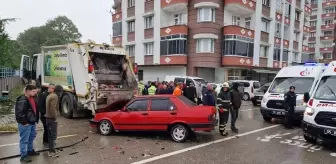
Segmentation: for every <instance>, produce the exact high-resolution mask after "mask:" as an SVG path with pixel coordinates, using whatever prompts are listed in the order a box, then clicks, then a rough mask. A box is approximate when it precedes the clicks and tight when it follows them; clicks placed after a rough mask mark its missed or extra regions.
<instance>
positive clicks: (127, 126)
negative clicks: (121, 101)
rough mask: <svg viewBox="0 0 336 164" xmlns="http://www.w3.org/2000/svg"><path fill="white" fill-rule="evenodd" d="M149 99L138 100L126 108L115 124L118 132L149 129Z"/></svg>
mask: <svg viewBox="0 0 336 164" xmlns="http://www.w3.org/2000/svg"><path fill="white" fill-rule="evenodd" d="M148 104H149V101H148V99H138V100H134V101H132V102H130V103H129V104H127V105H126V106H125V110H124V111H122V112H120V115H119V117H118V118H117V119H116V122H115V123H114V124H115V126H116V129H118V130H132V131H136V130H147V129H148V122H147V121H148Z"/></svg>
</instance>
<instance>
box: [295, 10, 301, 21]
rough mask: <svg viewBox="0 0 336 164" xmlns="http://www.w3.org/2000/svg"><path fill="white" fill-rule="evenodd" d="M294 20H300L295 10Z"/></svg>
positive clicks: (298, 13)
mask: <svg viewBox="0 0 336 164" xmlns="http://www.w3.org/2000/svg"><path fill="white" fill-rule="evenodd" d="M295 20H297V21H299V20H300V12H298V11H295Z"/></svg>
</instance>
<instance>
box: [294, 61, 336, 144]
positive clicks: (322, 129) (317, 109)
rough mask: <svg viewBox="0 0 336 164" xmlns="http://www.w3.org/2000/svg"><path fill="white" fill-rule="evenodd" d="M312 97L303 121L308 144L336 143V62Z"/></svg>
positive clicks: (319, 82)
mask: <svg viewBox="0 0 336 164" xmlns="http://www.w3.org/2000/svg"><path fill="white" fill-rule="evenodd" d="M311 95H312V96H311V97H308V98H306V100H309V101H308V102H307V107H306V110H305V113H304V117H303V121H302V124H301V126H302V130H303V136H304V138H305V139H306V140H307V141H308V142H313V143H314V142H316V141H317V142H318V143H323V142H330V141H331V142H336V61H333V62H331V63H330V64H329V66H328V67H327V68H326V70H325V71H324V73H323V75H322V76H321V78H320V80H319V81H318V84H317V87H316V88H315V89H314V92H313V94H311Z"/></svg>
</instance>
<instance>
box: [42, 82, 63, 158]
mask: <svg viewBox="0 0 336 164" xmlns="http://www.w3.org/2000/svg"><path fill="white" fill-rule="evenodd" d="M56 87H57V88H56ZM56 87H55V85H53V84H50V85H49V88H48V92H49V95H48V97H47V100H46V108H47V110H46V115H45V117H46V122H47V127H48V134H49V137H48V141H49V153H48V156H49V157H58V153H59V152H58V151H56V150H55V141H56V138H57V121H56V120H57V113H58V112H59V96H58V95H57V94H56V92H55V91H57V93H60V92H61V89H63V88H62V87H61V86H56Z"/></svg>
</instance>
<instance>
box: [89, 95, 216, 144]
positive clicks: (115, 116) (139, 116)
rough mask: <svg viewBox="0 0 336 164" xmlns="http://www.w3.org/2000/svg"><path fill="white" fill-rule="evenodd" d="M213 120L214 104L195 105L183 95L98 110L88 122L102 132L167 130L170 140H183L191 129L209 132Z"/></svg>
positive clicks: (135, 100) (138, 99)
mask: <svg viewBox="0 0 336 164" xmlns="http://www.w3.org/2000/svg"><path fill="white" fill-rule="evenodd" d="M216 121H217V120H216V109H215V107H211V106H198V105H196V104H195V103H193V102H192V101H190V100H189V99H187V98H186V97H184V96H173V95H155V96H139V97H134V98H133V99H132V100H130V101H119V102H116V103H113V104H111V105H110V106H108V107H106V108H103V109H100V110H98V111H97V114H96V115H95V117H94V118H93V119H91V120H90V125H91V126H92V127H94V128H98V130H99V132H100V133H101V134H102V135H109V134H111V133H112V132H113V131H115V132H119V131H168V132H169V133H170V136H171V139H172V140H173V141H175V142H184V141H186V140H187V139H188V137H189V135H190V133H192V132H195V131H207V132H210V131H211V130H213V129H214V127H215V125H216Z"/></svg>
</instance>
